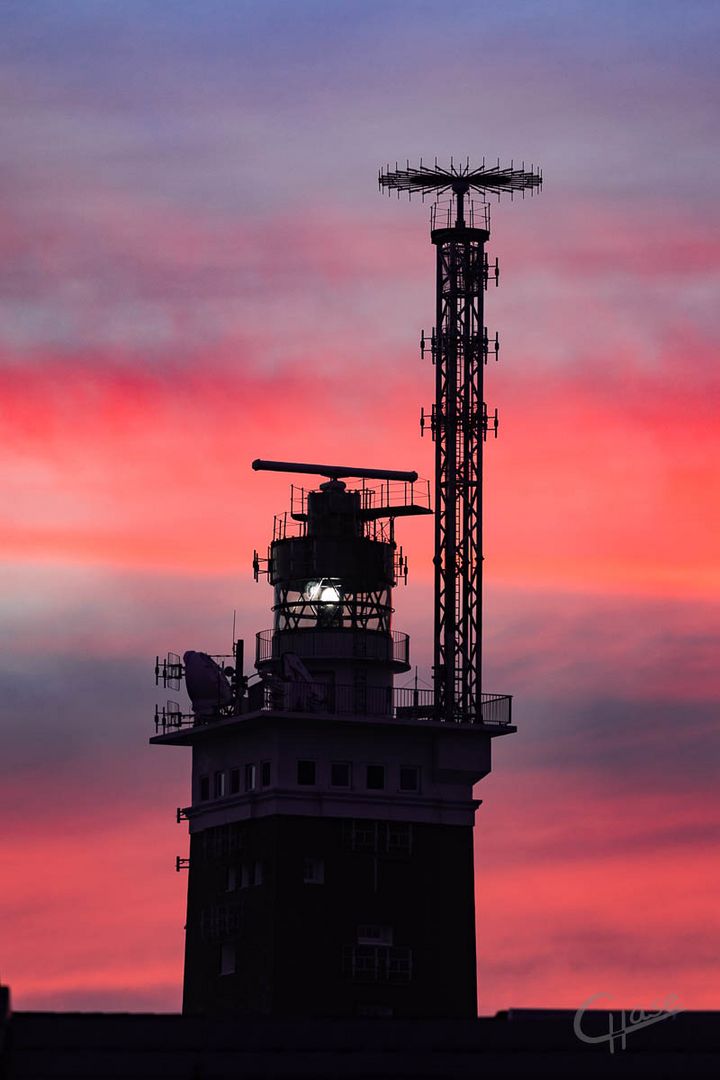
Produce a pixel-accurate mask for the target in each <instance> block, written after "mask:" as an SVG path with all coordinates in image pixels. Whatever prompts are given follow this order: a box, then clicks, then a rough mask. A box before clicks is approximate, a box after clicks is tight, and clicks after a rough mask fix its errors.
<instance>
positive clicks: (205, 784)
mask: <svg viewBox="0 0 720 1080" xmlns="http://www.w3.org/2000/svg"><path fill="white" fill-rule="evenodd" d="M209 798H210V777H209V776H201V777H200V802H207V801H208V799H209Z"/></svg>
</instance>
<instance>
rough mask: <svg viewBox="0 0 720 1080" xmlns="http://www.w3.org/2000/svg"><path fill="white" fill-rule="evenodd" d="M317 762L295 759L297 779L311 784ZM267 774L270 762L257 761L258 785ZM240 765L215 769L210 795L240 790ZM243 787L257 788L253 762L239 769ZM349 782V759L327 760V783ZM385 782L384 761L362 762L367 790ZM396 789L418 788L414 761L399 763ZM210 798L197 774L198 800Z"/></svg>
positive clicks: (205, 779)
mask: <svg viewBox="0 0 720 1080" xmlns="http://www.w3.org/2000/svg"><path fill="white" fill-rule="evenodd" d="M317 772H318V769H317V762H316V761H309V760H304V761H298V763H297V782H298V784H301V785H304V786H305V787H312V786H313V785H314V784H316V783H317ZM270 778H271V770H270V762H269V761H261V762H260V786H261V787H269V786H270ZM240 779H241V771H240V769H239V768H238V769H230V770H228V771H221V770H218V771H217V772H215V773H214V774H213V777H212V797H213V798H214V799H223V798H224V797H225V796H226V795H228V794H230V795H238V794H239V793H240ZM242 780H243V787H242V790H243V791H255V789H256V788H257V780H258V770H257V767H256V765H255V763H254V762H249V763H248V764H247V765H245V767H244V770H243V772H242ZM352 783H353V767H352V764H351V763H350V762H349V761H333V762H331V764H330V786H331V787H337V788H350V787H352ZM385 786H386V770H385V766H384V765H366V766H365V787H366V788H367V789H368V790H369V791H383V790H384V789H385ZM398 790H399V791H419V790H420V769H419V768H417V766H415V765H402V766H401V767H400V770H399V776H398ZM209 799H210V777H209V776H201V777H200V802H208V800H209Z"/></svg>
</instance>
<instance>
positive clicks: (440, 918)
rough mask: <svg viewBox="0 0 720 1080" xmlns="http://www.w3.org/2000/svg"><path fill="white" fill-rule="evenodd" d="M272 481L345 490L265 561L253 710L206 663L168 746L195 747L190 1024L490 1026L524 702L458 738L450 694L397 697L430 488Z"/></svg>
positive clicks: (462, 727) (196, 662) (368, 479)
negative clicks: (214, 1020)
mask: <svg viewBox="0 0 720 1080" xmlns="http://www.w3.org/2000/svg"><path fill="white" fill-rule="evenodd" d="M255 467H256V468H260V469H262V468H283V469H288V470H292V471H294V472H312V471H314V472H319V473H322V474H325V475H327V476H328V477H329V479H328V480H327V481H326V482H325V483H321V484H320V486H319V488H317V489H316V490H311V491H308V492H306V491H304V490H300V491H299V492H298V491H297V489H295V490H294V495H293V497H294V502H293V510H292V512H291V515H290V517H289V518H288V516H287V515H283V516H281V517H280V518H277V519H276V523H275V531H274V536H273V540H272V542H271V544H270V546H269V551H268V555H267V560H266V562H265V561H260V560H259V559H258V560H257V563H256V565H257V569H258V573H260V572H262V569H263V567H264V568H265V569H266V572H267V576H268V579H269V581H270V583H271V584H272V586H273V588H274V600H275V602H274V607H273V610H274V626H273V629H272V630H271V631H265V632H261V633H259V634H258V635H257V645H256V667H257V669H258V671H259V677H258V678H257V680H256V681H255V682H252V681H251V682H250V684H249V685H248V686H247V689H246V684H245V680H244V679H243V678H242V677H239V673H238V672H237V671H233V672H232V676H233V677H234V680H235V684H236V685H238V686H239V687H240V688H241V694H240V695H239V697H237V695H235V694H234V693H233V688H232V686H231V683H230V682H229V681H228V679H227V675H225V674H223V670H222V668H221V666H220V664H214V663H213V662H212V660H211V659H210V658H207V657H201V658H199V657H198V654H190V653H188V654H186V655H185V657H184V662H183V665H182V666H183V669H184V671H185V675H186V677H187V679H188V687H189V688H190V689H191V691H192V692H193V693H195V699H194V701H195V709H194V712H193V714H191V715H190V716H188V717H187V718H183V717H180V718H178V717H177V716H171V717H170V718H169V719H168V720H167V721H166V723H165V725H164V727H163V728H162V733H161V734H158V735H157V736H156V737H155V738H154V739H153V740H152V741H153V742H155V743H160V744H170V745H190V746H192V749H193V772H192V792H193V799H192V804H191V805H190V806H187V807H185V808H184V809H183V810H182V811H181V814H182V816H183V817H184V818H187V820H188V821H189V823H190V836H191V842H190V858H189V882H188V909H187V927H186V953H185V986H184V1000H183V1010H184V1011H185V1012H186V1013H194V1014H197V1013H207V1014H211V1015H218V1014H222V1013H223V1012H234V1013H255V1014H268V1015H282V1016H311V1017H333V1016H335V1017H341V1016H354V1015H355V1016H357V1015H361V1016H362V1015H365V1016H396V1017H474V1016H476V1015H477V1005H476V992H475V986H476V969H475V909H474V875H473V838H472V830H473V819H474V813H475V809H476V807H477V805H478V804H477V802H476V801H475V800H474V799H473V790H472V789H473V784H475V783H476V782H477V781H478V780H480V779H481V778H482V777H483V776H485V775H487V773H488V772H489V771H490V742H491V739H492V738H493V737H495V736H498V735H502V734H505V733H507V732H509V731H513V730H514V728H512V727H511V725H510V722H509V721H510V709H509V706H510V701H509V698H507V697H501V696H499V695H493V696H490V695H486V698H487V700H486V701H484V702H483V713H482V715H481V717H480V718H478V722H476V723H474V724H456V723H451V724H445V723H439V722H438V720H437V718H436V716H435V702H434V694H433V692H432V691H421V690H416V689H414V688H409V689H396V688H395V687H394V685H393V677H394V675H395V674H396V673H398V672H407V671H408V670H409V667H410V663H409V639H408V636H407V635H406V634H404V633H401V632H398V631H396V630H394V629H393V627H392V624H391V615H392V610H393V601H392V590H393V587H394V586H395V584H396V583H397V579H398V576H399V575H400V574H403V575H404V573H405V571H406V560H405V558H404V556H403V555H402V552H401V550H400V549H399V548H398V547H397V544H396V541H395V520H396V519H397V518H399V517H403V516H407V515H410V514H423V513H425V514H427V513H429V508H428V498H427V493H426V492H425V493H424V492H423V491H422V490H421V491H418V487H420V488H422V485H418V483H417V476H416V474H414V473H397V472H380V471H378V470H362V469H357V468H352V469H348V468H341V467H333V466H309V465H294V464H287V463H269V462H255ZM363 474H364V475H363ZM341 475H342V476H345V477H347V476H348V475H355V476H361V477H362V483H361V484H358V485H357V486H347V485H346V483H345V482H344V481H343V480H341V479H340V476H341ZM200 665H202V670H201V671H200ZM199 671H200V677H199V678H198V672H199ZM174 674H177V672H174ZM203 678H204V679H205V680H206V682H205V683H203V682H202V679H203ZM218 687H220V689H221V693H220V694H218V692H217V690H218ZM198 702H199V703H200V704H198ZM223 702H226V704H223ZM186 721H187V722H186ZM161 724H162V720H161Z"/></svg>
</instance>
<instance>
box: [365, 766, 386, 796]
mask: <svg viewBox="0 0 720 1080" xmlns="http://www.w3.org/2000/svg"><path fill="white" fill-rule="evenodd" d="M367 786H368V787H369V788H371V789H372V790H373V791H381V790H382V789H383V788H384V787H385V766H384V765H368V767H367Z"/></svg>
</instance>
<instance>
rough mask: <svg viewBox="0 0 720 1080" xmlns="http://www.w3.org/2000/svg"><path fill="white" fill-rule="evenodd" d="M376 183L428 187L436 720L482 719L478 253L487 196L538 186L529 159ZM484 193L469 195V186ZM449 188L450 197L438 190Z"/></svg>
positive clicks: (493, 419) (490, 349)
mask: <svg viewBox="0 0 720 1080" xmlns="http://www.w3.org/2000/svg"><path fill="white" fill-rule="evenodd" d="M378 180H379V185H380V188H381V190H382V189H386V190H387V191H388V194H389V193H390V192H391V191H397V193H398V196H399V195H400V192H401V191H407V193H408V196H410V197H411V196H412V195H413V193H416V194H421V195H422V196H423V198H424V197H425V195H429V194H432V195H435V196H437V197H438V199H437V201H436V202H435V203H434V205H433V206H432V210H431V234H430V235H431V239H432V242H433V244H434V245H435V248H436V251H437V272H436V323H435V327H434V328H433V330H432V333H431V335H430V339H429V340H428V339H427V338H426V337H425V333H424V332H423V333H422V334H421V338H420V350H421V354H422V355H423V356H424V354H425V351H426V349H429V351H430V353H431V356H432V361H433V363H434V364H435V402H434V404H433V406H432V409H431V412H430V414H429V416H428V415H427V414H425V412H424V411H423V413H422V415H421V428H422V429H423V430H424V428H425V426H426V424H429V427H430V431H431V433H432V437H433V439H434V441H435V553H434V565H435V638H434V657H433V665H434V666H433V678H434V689H435V695H434V698H435V709H436V715H437V718H438V719H439V720H444V721H454V722H458V721H466V722H471V723H472V722H476V723H478V722H482V700H483V697H482V692H481V685H482V560H483V555H482V475H483V443H484V442H485V441H486V439H487V436H488V432H489V431H492V433H493V435H494V436H497V432H498V412H497V409H494V410H493V412H492V413H490V412H489V411H488V407H487V405H486V403H485V397H484V368H485V365H486V364H487V361H488V357H489V356H490V355H493V356H494V357H495V359H496V360H497V359H498V355H499V348H500V346H499V338H498V335H497V333H496V334H495V335H494V336H493V337H491V336H490V335H489V334H488V330H487V327H486V326H485V322H484V310H483V308H484V304H483V299H484V292H485V290H486V289H487V287H488V283H489V282H490V280H494V281H495V284H496V285H497V284H498V281H499V267H498V263H497V260H496V261H495V264H494V265H493V266H491V265H490V264H489V262H488V257H487V255H486V254H485V244H486V242H487V240H488V239H489V236H490V213H489V203H488V201H487V195H488V194H496V195H497V196H498V197H499V196H500V195H501V194H502V193H503V192H509V193H510V195H511V197H512V196H513V194H514V193H515V192H520V193H522V195H523V196H524V194H525V192H526V191H529V192H530V193H531V194H532V193H533V192H534V191H535V190H537V189H538V188H539V187H540V186H541V184H542V174H541V172H540V170H539V169H535V168H534V167H533V166H531V167H530V169H529V170H528V169H526V168H525V165H524V163H523V165H522V166H521V167H520V168H515V167H514V165H513V164H512V163H511V164H510V167H509V168H503V167H501V166H500V163H499V161H498V163H497V165H493V166H487V165H486V164H485V161H484V159H483V163H482V165H481V166H480V167H479V168H472V167H471V166H470V162H469V160H467V161H466V162H465V163H464V164H462V165H459V166H456V165H455V163H454V161H453V160H452V159H451V162H450V167H449V169H448V168H442V167H440V166H438V164H437V159H436V160H435V164H434V165H433V166H432V167H429V166H426V165H423V163H422V159H421V161H420V165H419V166H416V167H411V165H410V163H409V162H408V163H407V166H406V168H404V169H403V168H398V166H397V163H396V165H395V168H394V169H391V168H390V166H389V165H388V166H387V167H386V168H385V169H381V171H380V173H379V177H378ZM473 192H476V193H478V194H479V195H480V196H481V198H480V199H479V200H474V199H472V198H471V197H469V196H471V193H473ZM443 194H447V195H448V196H449V198H448V199H447V200H441V199H440V198H439V196H441V195H443Z"/></svg>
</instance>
